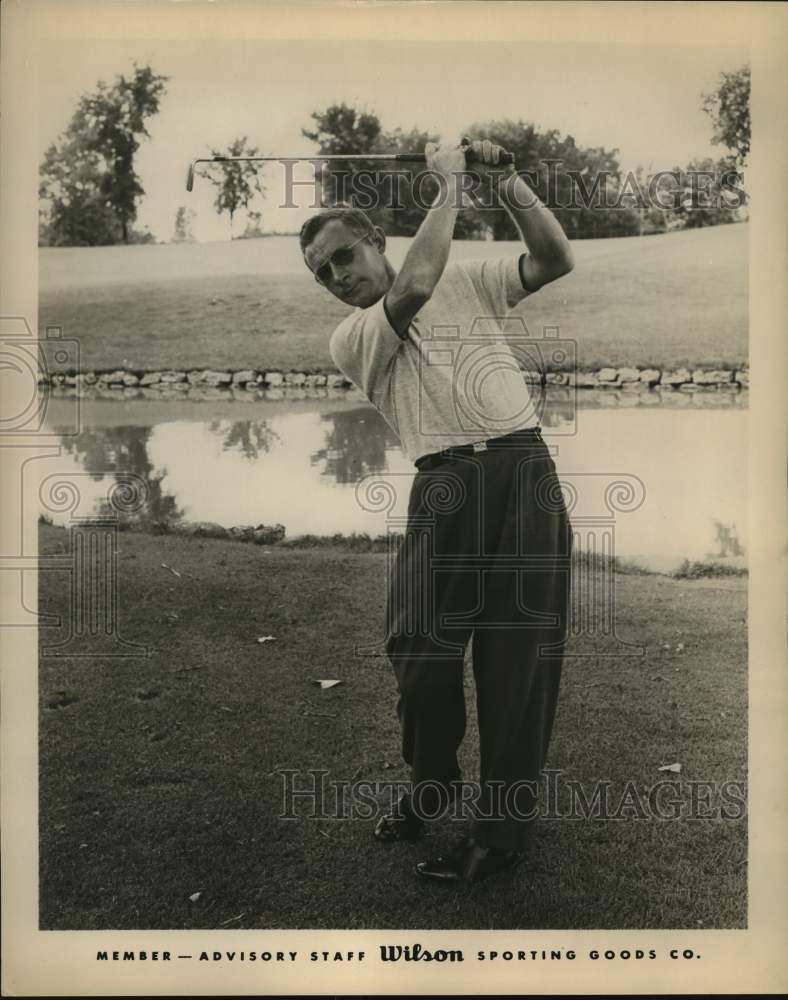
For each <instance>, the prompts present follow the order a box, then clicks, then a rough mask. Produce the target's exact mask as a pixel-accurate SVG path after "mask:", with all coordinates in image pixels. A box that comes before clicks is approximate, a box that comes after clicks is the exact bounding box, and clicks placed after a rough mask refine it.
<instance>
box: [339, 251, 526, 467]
mask: <svg viewBox="0 0 788 1000" xmlns="http://www.w3.org/2000/svg"><path fill="white" fill-rule="evenodd" d="M527 294H528V292H527V291H526V289H525V288H524V287H523V284H522V280H521V273H520V258H518V257H499V258H493V259H489V260H470V261H457V262H453V263H449V264H447V266H446V268H445V269H444V272H443V275H442V276H441V279H440V281H439V282H438V284H437V285H436V287H435V290H434V291H433V293H432V296H431V298H430V299H429V301H428V302H427V303H426V304H425V305H424V306H423V308H422V309H421V310H420V311H419V313H418V315H417V316H416V317H415V318H414V319H413V321H412V322H411V324H410V327H409V328H408V332H407V336H406V337H405V338H401V337H399V336H398V334H397V332H396V331H395V330H394V329H393V327H392V326H391V324H390V323H389V321H388V318H387V316H386V310H385V306H384V300H383V299H380V300H379V301H378V302H376V303H375V304H374V305H372V306H369V308H367V309H356V310H354V311H353V312H352V313H351V314H350V315H349V316H348V317H346V318H345V319H344V320H343V321H342V322H341V323H340V324H339V326H338V327H337V328H336V330H335V331H334V333H333V334H332V336H331V341H330V343H329V351H330V354H331V357H332V359H333V361H334V364H335V365H336V366H337V368H338V369H339V370H340V371H341V372H342V373H343V374H344V375H345V376H346V377H347V378H349V379H350V380H351V381H352V382H353V383H354V384H355V385H356V386H358V388H359V389H360V390H361V391H362V392H363V393H364V395H365V396H366V397H367V399H368V400H369V401H370V402H371V403H372V404H373V405H374V406H375V407H376V408H377V409H378V410H379V411H380V413H381V415H382V416H383V418H384V420H385V421H386V422H387V423H388V424H389V426H390V427H391V428H392V430H393V431H394V432H395V433H396V434H397V436H398V437H399V439H400V442H401V443H402V448H403V450H404V452H405V454H406V455H407V456H408V458H409V459H411V461H414V462H415V461H416V459H418V458H421V457H422V456H423V455H428V454H431V453H432V452H435V451H440V450H441V449H443V448H449V447H452V446H454V445H460V444H467V443H470V442H473V441H482V440H485V439H486V438H491V437H499V436H501V435H502V434H509V433H511V432H512V431H515V430H521V429H523V428H528V427H535V426H537V425H538V418H537V411H536V406H535V402H534V400H533V398H532V396H531V393H530V392H529V389H528V386H527V385H526V383H525V381H524V380H523V376H522V372H521V368H528V367H531V368H533V367H534V366H533V364H531V363H530V362H531V361H532V359H531V357H530V355H531V354H532V353H533V350H534V342H533V340H531V341H530V342H529V338H528V332H527V330H526V328H525V325H524V323H523V322H522V320H521V319H520V318H519V317H512V316H510V315H509V313H510V311H511V309H512V308H513V307H514V306H515V305H516V304H517V303H518V302H519V301H520V300H521V299H523V298H524V297H525V296H526V295H527Z"/></svg>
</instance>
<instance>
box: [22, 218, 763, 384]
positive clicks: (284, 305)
mask: <svg viewBox="0 0 788 1000" xmlns="http://www.w3.org/2000/svg"><path fill="white" fill-rule="evenodd" d="M748 230H749V227H748V226H747V225H746V224H737V225H730V226H718V227H714V228H708V229H700V230H692V231H687V232H676V233H668V234H664V235H661V236H649V237H642V238H635V237H633V238H628V239H627V238H619V239H610V240H581V241H578V242H576V243H575V244H574V248H575V255H576V259H577V264H576V267H575V270H574V271H573V272H572V273H571V274H570V275H568V276H566V277H565V278H562V279H561V280H560V281H558V282H556V283H555V284H553V285H550V286H547V287H545V288H544V289H542V290H540V291H539V292H538V293H537V294H536V295H534V296H533V298H531V299H528V300H526V301H525V302H524V303H523V304H521V306H519V307H518V310H517V311H518V312H520V313H522V315H523V316H524V317H525V319H526V323H527V324H528V327H529V330H530V331H531V333H532V334H536V335H538V334H539V333H540V332H541V329H542V327H543V326H558V327H559V328H560V332H561V336H562V337H564V338H567V339H569V338H571V339H573V340H575V341H576V342H577V345H578V347H577V351H578V362H579V364H580V366H581V367H583V368H594V367H600V366H603V365H605V364H609V363H613V364H644V365H654V366H656V367H658V368H664V367H674V366H678V365H683V364H687V365H690V366H693V365H703V366H709V367H714V366H718V365H725V366H729V367H734V366H736V365H739V364H741V363H742V362H744V361H745V360H746V358H747V329H748V319H747V261H748ZM389 242H390V249H389V252H390V256H391V259H392V262H393V263H394V265H395V266H398V265H399V264H400V263H401V261H402V259H403V258H404V255H405V253H406V251H407V248H408V246H409V242H410V241H409V240H407V239H402V238H400V239H392V240H390V241H389ZM519 252H520V246H519V244H513V243H479V242H468V241H464V242H459V241H458V242H457V243H455V244H454V247H453V249H452V254H453V256H454V257H455V258H461V257H466V258H467V257H476V256H482V255H484V256H486V255H496V256H497V255H499V254H507V253H519ZM347 312H348V310H347V307H346V306H343V305H342V303H340V302H338V301H337V300H336V299H333V298H331V296H330V295H329V293H328V292H326V291H325V290H324V289H322V288H320V287H319V286H318V285H317V284H316V283H315V282H314V281H313V280H312V278H311V277H310V276H309V275H308V274H307V273H306V272H305V270H304V268H303V264H302V263H301V260H300V254H299V250H298V243H297V239H296V238H295V237H270V238H267V239H260V240H241V241H237V242H236V243H215V244H200V245H192V246H189V245H186V246H183V245H166V246H150V247H148V246H132V247H106V248H104V247H92V248H85V249H42V250H41V251H40V308H39V326H40V327H41V329H42V330H43V328H44V327H46V326H52V325H54V326H60V327H62V328H63V331H64V336H66V337H73V338H77V339H78V340H79V342H80V350H81V366H82V369H83V370H85V371H88V370H91V369H110V368H117V367H128V368H131V369H136V370H154V369H165V368H175V369H187V370H188V369H195V368H203V367H206V368H219V369H228V370H229V369H235V370H238V369H241V368H247V367H251V368H258V369H266V368H269V369H291V368H294V369H298V370H304V369H307V368H311V367H315V368H333V365H332V363H331V360H330V358H329V355H328V340H329V336H330V334H331V331H332V330H333V328H334V326H335V325H336V324H337V323H338V322H339V320H340V319H341V318H342V317H343V316H344V315H346V314H347Z"/></svg>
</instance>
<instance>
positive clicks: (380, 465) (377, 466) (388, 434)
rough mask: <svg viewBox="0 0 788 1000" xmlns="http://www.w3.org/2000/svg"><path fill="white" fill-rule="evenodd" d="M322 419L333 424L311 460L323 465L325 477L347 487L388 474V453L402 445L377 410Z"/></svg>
mask: <svg viewBox="0 0 788 1000" xmlns="http://www.w3.org/2000/svg"><path fill="white" fill-rule="evenodd" d="M322 419H323V420H324V421H325V422H326V423H327V424H328V425H329V426H328V428H327V430H326V439H325V444H324V446H323V447H322V448H318V450H317V451H315V452H313V453H312V455H311V456H310V459H309V460H310V462H311V463H312V465H318V464H320V463H322V466H323V467H322V469H321V473H320V474H321V475H322V476H329V477H330V478H331V479H332V480H333V481H334V482H335V483H339V484H340V485H345V484H347V483H357V482H358V481H359V480H360V479H363V478H364V476H367V475H370V474H371V473H375V472H384V471H385V469H386V451H387V449H389V450H390V449H392V448H396V447H398V443H399V442H398V440H397V436H396V434H395V433H394V432H393V431H392V429H391V428H390V427H389V425H388V424H387V423H386V421H385V420H384V419H383V418H382V417H381V416H380V414H379V413H378V412H377V410H371V409H370V408H369V407H368V406H362V407H358V408H356V409H354V410H338V411H336V412H335V413H324V414H323V418H322Z"/></svg>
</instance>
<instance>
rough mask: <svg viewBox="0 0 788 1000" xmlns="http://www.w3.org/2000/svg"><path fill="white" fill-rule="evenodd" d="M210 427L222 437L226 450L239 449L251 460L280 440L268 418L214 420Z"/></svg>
mask: <svg viewBox="0 0 788 1000" xmlns="http://www.w3.org/2000/svg"><path fill="white" fill-rule="evenodd" d="M208 428H209V430H210V431H211V433H212V434H216V436H217V437H219V438H221V441H222V448H223V449H224V451H239V452H240V453H241V454H242V455H243V457H244V458H245V459H247V460H248V461H250V462H251V461H254V459H256V458H258V457H259V455H260V453H261V452H268V451H270V450H271V447H272V446H273V445H274V444H276V443H277V442H278V441H279V435H278V434H277V433H276V431H275V430H274V429H273V428H272V427H271V425H270V423H269V422H268V421H267V420H234V421H232V422H231V421H227V420H212V421H211V422H210V423H209V424H208Z"/></svg>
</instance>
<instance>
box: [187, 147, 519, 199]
mask: <svg viewBox="0 0 788 1000" xmlns="http://www.w3.org/2000/svg"><path fill="white" fill-rule="evenodd" d="M465 159H466V162H468V163H472V162H473V160H474V159H475V154H474V152H473V150H468V152H467V153H466V154H465ZM280 160H320V161H321V162H323V161H330V162H333V161H342V160H385V161H388V162H394V163H426V157H425V156H424V153H329V154H327V155H325V156H321V155H320V154H316V155H314V156H304V155H299V156H284V155H279V156H208V157H199V158H198V159H196V160H192V162H191V163H190V164H189V171H188V173H187V174H186V190H187V191H191V190H192V189H193V188H194V168H195V167H196V165H197V164H198V163H239V162H246V163H276V162H278V161H280ZM498 162H499V163H500V164H502V165H504V166H507V165H508V164H510V163H514V154H513V153H503V154H502V156H501V158H500V160H499V161H498Z"/></svg>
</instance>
